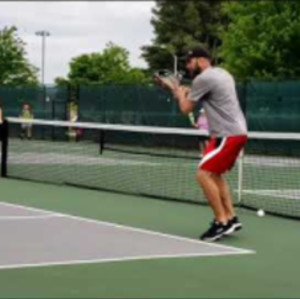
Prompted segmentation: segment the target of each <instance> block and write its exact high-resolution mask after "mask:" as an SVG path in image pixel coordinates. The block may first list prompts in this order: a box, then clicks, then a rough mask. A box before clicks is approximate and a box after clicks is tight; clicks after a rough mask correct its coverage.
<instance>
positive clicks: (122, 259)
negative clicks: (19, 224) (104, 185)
mask: <svg viewBox="0 0 300 299" xmlns="http://www.w3.org/2000/svg"><path fill="white" fill-rule="evenodd" d="M249 253H251V252H249ZM252 253H253V252H252ZM236 254H246V253H236V252H233V251H231V252H229V251H228V252H222V253H221V252H219V253H213V252H211V253H210V252H206V253H183V254H161V255H159V254H157V255H139V256H128V257H126V256H125V257H120V258H109V259H105V258H104V259H90V260H70V261H61V262H48V263H32V264H31V263H29V264H11V265H0V270H5V269H18V268H29V267H30V268H33V267H47V266H67V265H69V266H70V265H71V266H72V265H74V266H76V265H82V264H83V265H84V264H100V263H101V264H104V263H113V262H127V261H140V260H153V259H166V258H193V257H200V258H201V257H203V256H205V257H210V256H211V257H212V256H223V255H236Z"/></svg>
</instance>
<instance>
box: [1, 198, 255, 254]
mask: <svg viewBox="0 0 300 299" xmlns="http://www.w3.org/2000/svg"><path fill="white" fill-rule="evenodd" d="M0 205H5V206H11V207H19V208H23V209H25V210H28V211H36V212H48V213H54V214H55V215H60V216H61V217H66V218H70V219H74V220H78V221H82V222H87V223H93V224H96V225H101V226H102V225H103V226H110V227H115V228H119V229H122V230H128V231H135V232H139V233H143V234H148V235H154V236H160V237H165V238H168V239H173V240H180V241H186V242H190V243H193V244H205V245H206V246H211V247H215V248H222V249H228V250H230V254H231V253H232V254H250V253H255V251H253V250H249V249H243V248H237V247H232V246H228V245H221V244H215V243H209V242H204V241H200V240H195V239H189V238H186V237H180V236H175V235H170V234H165V233H161V232H155V231H151V230H147V229H141V228H135V227H131V226H125V225H121V224H116V223H112V222H106V221H100V220H94V219H90V218H84V217H79V216H73V215H69V214H62V213H57V212H55V211H49V210H44V209H38V208H33V207H27V206H23V205H19V204H12V203H8V202H0ZM232 251H234V252H232ZM222 254H223V253H222Z"/></svg>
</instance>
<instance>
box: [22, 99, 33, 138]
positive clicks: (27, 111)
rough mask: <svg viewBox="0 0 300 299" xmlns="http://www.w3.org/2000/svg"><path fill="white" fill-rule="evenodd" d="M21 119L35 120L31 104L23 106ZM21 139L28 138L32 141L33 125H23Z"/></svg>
mask: <svg viewBox="0 0 300 299" xmlns="http://www.w3.org/2000/svg"><path fill="white" fill-rule="evenodd" d="M20 118H22V119H24V120H31V119H33V113H32V110H31V107H30V105H29V104H24V105H23V108H22V111H21V114H20ZM20 138H21V139H24V138H27V139H28V140H30V139H31V138H32V124H30V123H28V124H27V123H23V124H22V125H21V134H20Z"/></svg>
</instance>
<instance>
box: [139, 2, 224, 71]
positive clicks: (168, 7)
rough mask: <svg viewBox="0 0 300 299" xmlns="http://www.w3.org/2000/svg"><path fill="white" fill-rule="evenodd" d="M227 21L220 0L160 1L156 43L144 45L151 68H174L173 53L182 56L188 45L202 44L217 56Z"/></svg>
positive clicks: (156, 14) (155, 21)
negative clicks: (222, 12) (221, 32)
mask: <svg viewBox="0 0 300 299" xmlns="http://www.w3.org/2000/svg"><path fill="white" fill-rule="evenodd" d="M226 22H227V18H226V17H225V16H223V15H222V14H221V4H220V2H218V1H173V0H163V1H162V0H158V1H156V7H155V8H154V9H153V17H152V20H151V23H152V25H153V27H154V33H155V38H154V40H153V41H152V45H147V46H144V47H142V51H143V54H142V57H144V58H145V60H146V61H147V62H148V64H149V67H150V69H151V70H158V69H172V68H173V67H172V65H173V59H172V55H171V54H172V53H173V54H176V55H179V56H180V55H182V54H183V53H184V52H185V50H186V47H187V46H192V45H194V44H199V43H202V44H205V45H206V46H208V47H209V48H210V49H211V50H212V52H213V55H214V56H217V55H216V54H217V50H218V48H219V46H220V45H221V40H220V37H219V33H220V29H221V27H222V26H223V24H225V23H226ZM162 46H165V47H167V48H169V50H165V49H162V48H161V47H162Z"/></svg>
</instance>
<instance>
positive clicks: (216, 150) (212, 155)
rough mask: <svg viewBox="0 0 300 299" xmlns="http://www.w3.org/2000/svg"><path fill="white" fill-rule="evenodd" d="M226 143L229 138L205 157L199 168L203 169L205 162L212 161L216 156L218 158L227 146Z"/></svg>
mask: <svg viewBox="0 0 300 299" xmlns="http://www.w3.org/2000/svg"><path fill="white" fill-rule="evenodd" d="M226 141H227V138H226V137H224V138H223V140H222V142H221V143H220V145H219V146H218V147H217V148H216V149H214V150H213V151H211V152H209V153H208V154H207V155H205V156H204V157H203V159H202V160H201V161H200V163H199V167H201V166H202V165H203V164H204V163H205V162H207V161H208V160H210V159H211V158H213V157H214V156H216V155H217V154H218V153H219V152H220V151H221V150H222V149H223V147H224V146H225V144H226Z"/></svg>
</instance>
